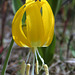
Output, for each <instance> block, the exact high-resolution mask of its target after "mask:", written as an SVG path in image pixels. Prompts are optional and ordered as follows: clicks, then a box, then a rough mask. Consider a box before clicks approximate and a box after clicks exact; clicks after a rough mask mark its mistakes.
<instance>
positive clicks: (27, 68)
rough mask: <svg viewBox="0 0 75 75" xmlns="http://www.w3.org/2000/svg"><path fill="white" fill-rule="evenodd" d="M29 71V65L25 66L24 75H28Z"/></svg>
mask: <svg viewBox="0 0 75 75" xmlns="http://www.w3.org/2000/svg"><path fill="white" fill-rule="evenodd" d="M29 70H30V64H27V67H26V75H29Z"/></svg>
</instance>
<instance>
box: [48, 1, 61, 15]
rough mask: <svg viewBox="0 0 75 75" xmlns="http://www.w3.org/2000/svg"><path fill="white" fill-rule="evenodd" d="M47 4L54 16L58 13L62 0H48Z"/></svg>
mask: <svg viewBox="0 0 75 75" xmlns="http://www.w3.org/2000/svg"><path fill="white" fill-rule="evenodd" d="M48 3H49V4H50V6H51V8H52V10H53V13H54V15H55V16H56V14H57V13H58V11H59V9H60V7H61V3H62V0H48Z"/></svg>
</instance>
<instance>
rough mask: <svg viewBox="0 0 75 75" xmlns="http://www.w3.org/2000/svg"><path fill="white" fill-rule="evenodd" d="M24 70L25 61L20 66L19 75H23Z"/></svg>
mask: <svg viewBox="0 0 75 75" xmlns="http://www.w3.org/2000/svg"><path fill="white" fill-rule="evenodd" d="M25 68H26V64H25V61H23V62H22V64H21V70H20V73H21V75H25Z"/></svg>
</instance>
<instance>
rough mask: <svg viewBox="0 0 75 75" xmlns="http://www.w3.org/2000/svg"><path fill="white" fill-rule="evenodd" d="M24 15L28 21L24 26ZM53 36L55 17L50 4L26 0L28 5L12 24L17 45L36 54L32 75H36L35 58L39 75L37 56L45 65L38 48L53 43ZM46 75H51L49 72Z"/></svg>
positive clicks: (18, 13) (15, 17)
mask: <svg viewBox="0 0 75 75" xmlns="http://www.w3.org/2000/svg"><path fill="white" fill-rule="evenodd" d="M24 13H26V20H25V23H24V24H25V25H24V26H23V23H22V18H23V15H24ZM53 35H54V15H53V12H52V9H51V7H50V5H49V4H48V2H47V1H46V0H41V1H39V0H37V1H34V0H26V3H25V4H24V5H23V6H22V7H21V8H20V9H19V10H18V11H17V13H16V14H15V16H14V19H13V22H12V36H13V39H14V41H15V42H16V44H17V45H19V46H20V47H30V48H31V49H32V52H33V53H34V56H33V57H34V58H33V59H34V60H33V67H32V73H31V74H32V75H34V64H35V58H36V66H37V67H36V74H37V73H39V72H38V58H37V55H38V56H39V58H40V59H41V61H42V64H43V65H44V64H45V63H44V60H43V58H42V57H41V56H40V54H39V52H38V50H37V47H47V46H49V45H50V44H51V42H52V39H53ZM29 54H30V53H29ZM28 56H29V55H28ZM47 70H48V69H47ZM27 74H29V73H27ZM46 75H49V73H48V71H47V72H46Z"/></svg>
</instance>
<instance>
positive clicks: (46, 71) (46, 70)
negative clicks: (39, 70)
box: [44, 64, 49, 75]
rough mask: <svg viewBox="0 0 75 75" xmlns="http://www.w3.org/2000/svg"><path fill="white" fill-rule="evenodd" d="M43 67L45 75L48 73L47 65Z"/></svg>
mask: <svg viewBox="0 0 75 75" xmlns="http://www.w3.org/2000/svg"><path fill="white" fill-rule="evenodd" d="M44 69H45V73H46V75H49V71H48V66H47V65H46V64H45V65H44Z"/></svg>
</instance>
